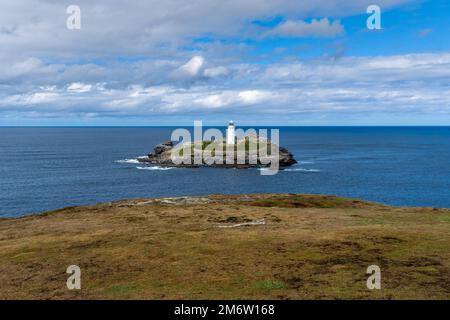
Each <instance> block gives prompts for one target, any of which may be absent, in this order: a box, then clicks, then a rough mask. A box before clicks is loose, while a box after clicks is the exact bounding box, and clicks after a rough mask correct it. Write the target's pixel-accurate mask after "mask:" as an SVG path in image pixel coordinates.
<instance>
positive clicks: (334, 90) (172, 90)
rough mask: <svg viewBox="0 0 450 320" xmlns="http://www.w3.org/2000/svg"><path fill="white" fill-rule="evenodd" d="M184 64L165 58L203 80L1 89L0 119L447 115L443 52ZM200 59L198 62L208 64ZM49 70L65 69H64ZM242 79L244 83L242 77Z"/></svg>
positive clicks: (449, 58)
mask: <svg viewBox="0 0 450 320" xmlns="http://www.w3.org/2000/svg"><path fill="white" fill-rule="evenodd" d="M190 61H192V59H190V60H188V63H186V61H184V63H179V64H178V65H177V64H175V63H170V65H173V68H174V69H173V70H177V69H179V67H180V66H185V65H186V64H187V65H188V66H190V67H189V68H188V69H189V71H190V72H191V73H190V74H191V75H196V76H199V77H201V78H202V80H201V81H200V80H199V82H193V83H191V85H190V86H188V87H186V86H184V85H183V84H178V83H176V82H175V83H170V82H167V83H164V84H158V83H154V84H151V85H143V84H140V83H135V84H129V85H126V86H122V85H121V86H115V83H114V77H112V78H111V79H110V80H109V82H106V83H103V82H102V83H91V84H87V83H81V82H80V83H77V82H75V83H74V82H70V83H68V84H59V85H40V86H32V87H28V86H27V92H22V93H14V90H16V88H10V87H8V88H7V90H0V117H1V116H13V115H16V116H19V115H20V116H21V117H25V118H27V117H37V115H39V114H41V115H42V116H44V115H45V116H51V117H59V118H65V117H67V116H68V115H70V116H72V117H90V118H102V117H117V118H120V119H122V118H124V117H125V118H126V117H140V118H146V117H152V118H154V117H158V116H169V115H170V116H175V117H181V118H187V117H190V116H191V115H194V114H197V115H198V116H199V117H202V118H203V117H213V115H214V113H216V112H223V113H224V114H231V113H233V112H234V114H235V115H239V116H240V117H245V118H246V119H251V118H262V117H269V119H271V120H273V121H277V120H280V119H285V120H286V121H290V122H292V121H296V119H297V121H299V120H300V119H303V115H305V114H321V115H324V116H325V115H327V114H328V115H329V114H333V113H335V114H337V113H339V114H340V115H341V116H342V115H345V114H348V115H355V114H359V113H361V114H364V113H365V114H366V115H367V114H371V113H379V112H382V113H384V114H386V115H389V114H395V113H404V114H405V115H407V114H411V113H418V114H429V115H442V114H447V115H448V114H449V113H450V87H449V86H448V78H450V53H441V54H414V55H396V56H386V57H343V58H341V59H339V60H335V59H328V58H324V59H316V60H311V61H307V62H300V61H293V62H283V63H277V64H271V65H259V66H248V65H246V64H242V63H238V64H233V63H231V64H228V65H226V66H224V67H225V68H226V69H227V70H234V71H233V72H235V73H237V75H236V77H237V78H238V79H240V80H241V82H236V81H233V80H232V81H223V80H221V81H218V82H217V81H215V79H214V78H207V77H203V76H202V75H203V71H202V70H203V69H202V68H199V64H198V63H193V64H191V63H189V62H190ZM194 61H195V60H194ZM202 61H203V64H202V65H206V64H208V62H207V61H206V60H204V59H203V60H202ZM156 65H159V64H158V63H157V64H156ZM162 65H164V66H165V65H166V63H162ZM71 67H73V66H71ZM78 67H79V68H81V69H83V68H84V66H83V65H80V66H78ZM56 70H59V72H61V73H65V72H66V70H65V68H59V69H56ZM205 70H206V69H205ZM55 77H58V73H56V74H55ZM244 78H246V79H247V81H245V82H242V79H244ZM69 88H70V89H69ZM88 88H89V90H88ZM22 90H25V89H24V88H23V89H22Z"/></svg>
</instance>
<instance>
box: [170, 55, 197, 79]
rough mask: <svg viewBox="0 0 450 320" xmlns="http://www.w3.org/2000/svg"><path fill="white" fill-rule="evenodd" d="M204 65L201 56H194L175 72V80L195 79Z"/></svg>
mask: <svg viewBox="0 0 450 320" xmlns="http://www.w3.org/2000/svg"><path fill="white" fill-rule="evenodd" d="M204 63H205V59H203V57H202V56H194V57H192V58H191V59H190V60H189V61H188V62H186V63H185V64H183V65H182V66H180V67H179V68H178V69H177V70H175V72H174V75H175V77H177V78H185V77H195V76H197V75H198V74H199V72H200V70H201V69H202V67H203V64H204Z"/></svg>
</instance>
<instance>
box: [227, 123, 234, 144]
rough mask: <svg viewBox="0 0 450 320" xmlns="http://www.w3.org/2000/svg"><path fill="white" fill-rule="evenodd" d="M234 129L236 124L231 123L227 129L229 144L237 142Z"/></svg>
mask: <svg viewBox="0 0 450 320" xmlns="http://www.w3.org/2000/svg"><path fill="white" fill-rule="evenodd" d="M234 129H235V128H234V123H233V121H230V122H229V123H228V128H227V144H235V142H236V138H235V131H234Z"/></svg>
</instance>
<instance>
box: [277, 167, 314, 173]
mask: <svg viewBox="0 0 450 320" xmlns="http://www.w3.org/2000/svg"><path fill="white" fill-rule="evenodd" d="M283 171H300V172H320V170H319V169H306V168H287V169H283Z"/></svg>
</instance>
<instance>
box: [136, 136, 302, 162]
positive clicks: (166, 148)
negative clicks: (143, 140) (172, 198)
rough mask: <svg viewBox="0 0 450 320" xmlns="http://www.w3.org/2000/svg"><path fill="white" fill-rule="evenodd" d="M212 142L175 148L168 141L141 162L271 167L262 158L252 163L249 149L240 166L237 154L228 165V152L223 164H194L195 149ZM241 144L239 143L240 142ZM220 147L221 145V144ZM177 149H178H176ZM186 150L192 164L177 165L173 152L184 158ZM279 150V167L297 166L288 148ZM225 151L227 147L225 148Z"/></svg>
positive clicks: (159, 145) (141, 159)
mask: <svg viewBox="0 0 450 320" xmlns="http://www.w3.org/2000/svg"><path fill="white" fill-rule="evenodd" d="M241 143H247V144H248V141H247V142H245V141H242V142H241ZM267 143H268V149H269V150H270V140H268V141H267ZM209 144H211V142H209V141H208V142H201V143H200V144H199V145H197V144H192V143H189V144H187V145H186V144H185V145H184V146H182V147H180V146H175V145H174V143H173V142H172V141H167V142H164V143H160V144H158V145H156V146H155V147H154V149H153V152H152V153H150V154H148V156H147V158H139V161H140V162H143V163H148V164H155V165H162V166H174V167H199V166H210V167H227V168H250V167H266V166H269V164H265V163H262V162H261V161H260V158H259V157H257V159H256V160H257V163H256V164H254V163H250V161H249V160H250V152H249V151H248V148H247V149H245V150H246V151H245V164H238V163H237V159H236V152H235V156H234V157H235V161H234V163H232V164H227V163H226V160H225V159H226V151H225V152H224V161H223V164H217V163H214V164H207V163H205V162H204V160H203V161H202V164H201V165H199V164H194V148H200V150H205V146H206V147H207V146H208V145H209ZM238 144H239V142H238ZM219 145H220V143H219ZM174 148H177V149H174ZM186 148H191V151H192V152H191V161H190V163H191V164H175V163H174V162H173V160H172V152H173V151H175V152H176V153H175V154H178V155H179V156H180V157H182V156H183V151H182V150H183V149H184V150H186ZM277 148H278V154H279V165H280V167H287V166H291V165H293V164H296V163H297V161H296V160H295V159H294V156H293V155H292V153H290V152H289V150H287V149H286V148H283V147H277ZM188 150H189V149H188ZM224 150H225V147H224ZM204 152H205V151H204Z"/></svg>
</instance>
